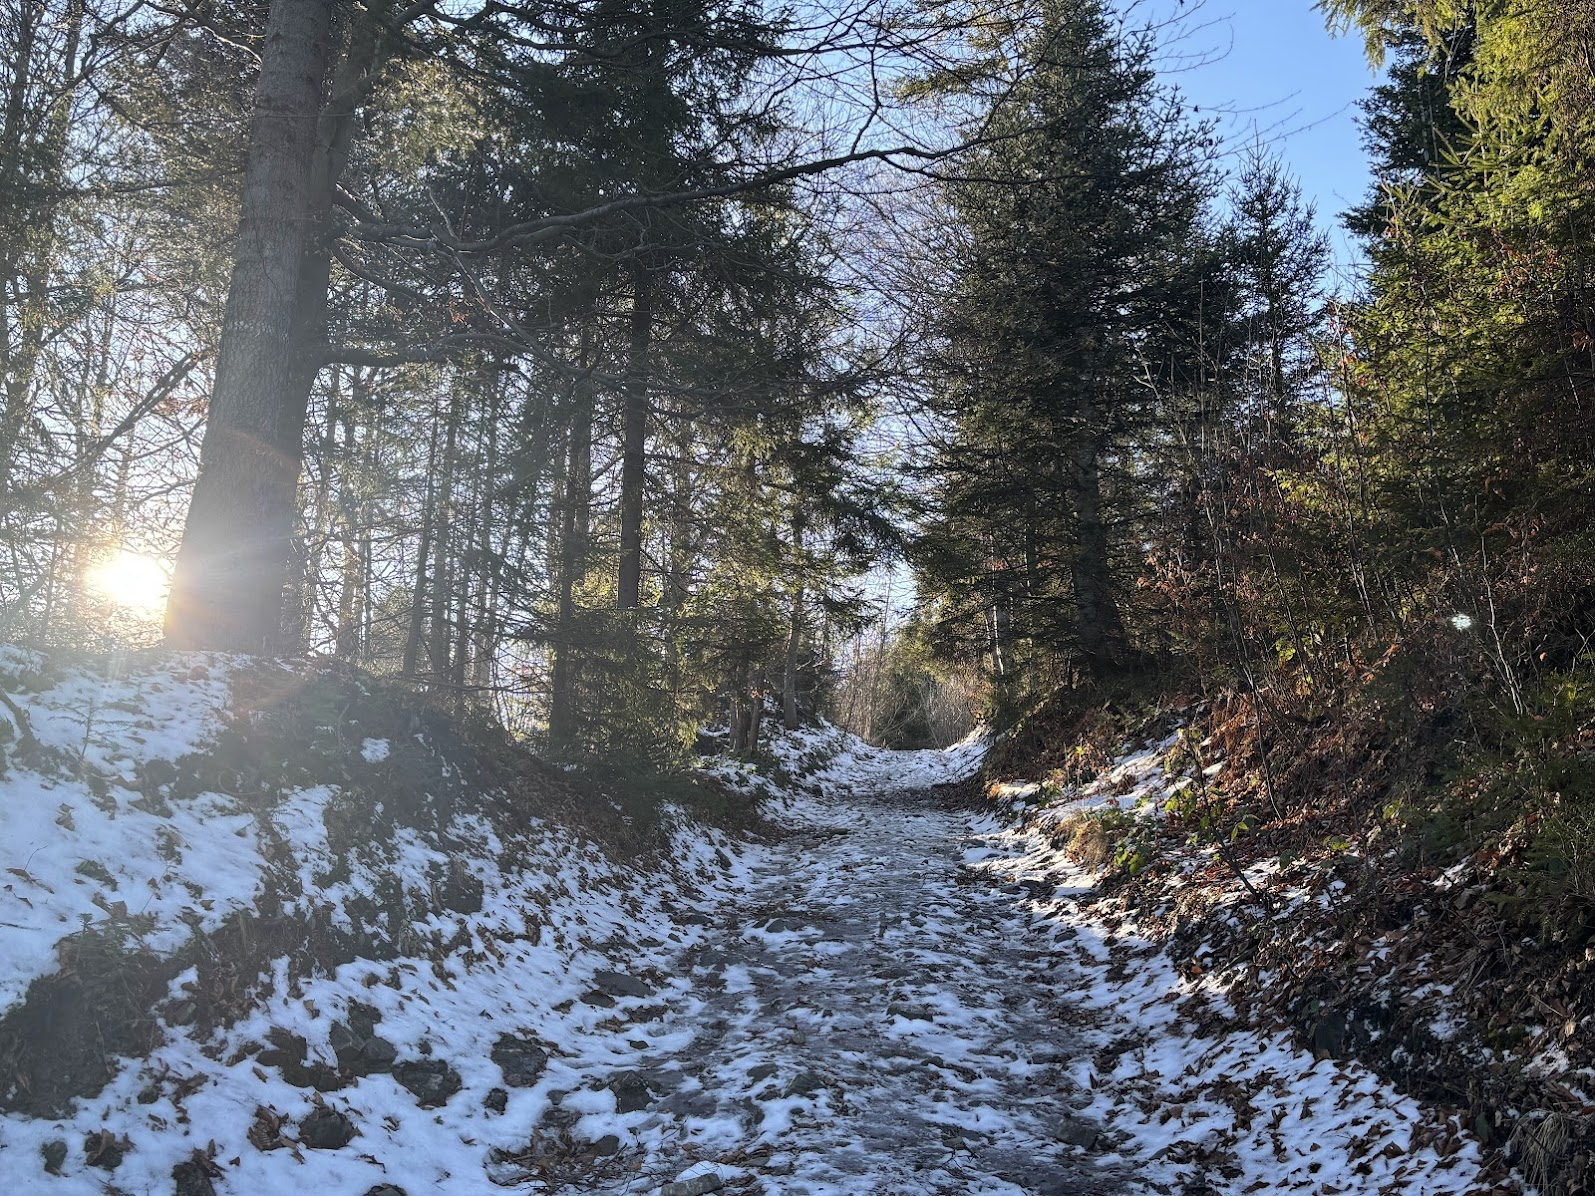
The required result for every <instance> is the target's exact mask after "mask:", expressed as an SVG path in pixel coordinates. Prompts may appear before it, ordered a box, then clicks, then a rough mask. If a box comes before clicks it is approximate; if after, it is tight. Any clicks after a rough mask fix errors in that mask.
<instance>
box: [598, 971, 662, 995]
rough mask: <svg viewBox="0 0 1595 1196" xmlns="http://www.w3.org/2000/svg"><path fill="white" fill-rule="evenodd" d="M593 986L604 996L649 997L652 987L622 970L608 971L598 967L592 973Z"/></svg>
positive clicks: (651, 993)
mask: <svg viewBox="0 0 1595 1196" xmlns="http://www.w3.org/2000/svg"><path fill="white" fill-rule="evenodd" d="M593 986H594V987H595V988H597V989H598V991H599V992H601V993H603V994H604V995H605V996H610V997H651V996H653V995H654V990H653V988H652V987H651V986H650V985H648V984H647V983H645V982H644V981H641V980H639V979H637V977H635V976H628V975H626V974H625V973H624V972H609V971H605V970H603V969H602V968H600V969H599V970H598V971H596V972H594V973H593Z"/></svg>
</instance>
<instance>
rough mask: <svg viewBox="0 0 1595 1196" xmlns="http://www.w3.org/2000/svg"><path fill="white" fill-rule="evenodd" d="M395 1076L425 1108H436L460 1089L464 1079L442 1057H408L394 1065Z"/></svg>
mask: <svg viewBox="0 0 1595 1196" xmlns="http://www.w3.org/2000/svg"><path fill="white" fill-rule="evenodd" d="M393 1078H394V1079H395V1080H398V1081H399V1083H400V1084H402V1085H403V1086H404V1087H406V1088H408V1089H409V1090H410V1092H411V1094H412V1095H413V1096H414V1097H415V1099H416V1103H417V1104H419V1105H420V1106H421V1107H422V1108H423V1109H435V1108H437V1107H438V1106H439V1105H441V1104H444V1103H446V1102H447V1101H448V1099H449V1097H451V1096H453V1095H454V1094H455V1093H456V1092H458V1091H459V1090H460V1085H461V1084H462V1082H463V1081H461V1079H460V1073H459V1072H457V1071H455V1070H454V1069H453V1068H452V1067H450V1066H449V1065H448V1063H447V1062H446V1061H444V1060H442V1059H406V1060H405V1061H404V1062H403V1063H395V1064H394V1065H393Z"/></svg>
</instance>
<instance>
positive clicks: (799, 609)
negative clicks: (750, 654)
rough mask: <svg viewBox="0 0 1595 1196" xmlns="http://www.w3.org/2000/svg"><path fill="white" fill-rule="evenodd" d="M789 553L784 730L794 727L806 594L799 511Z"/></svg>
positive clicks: (783, 694) (795, 726) (801, 516)
mask: <svg viewBox="0 0 1595 1196" xmlns="http://www.w3.org/2000/svg"><path fill="white" fill-rule="evenodd" d="M792 555H793V557H794V558H795V560H796V567H797V576H798V587H797V593H796V594H794V595H793V596H792V616H791V627H790V628H789V629H788V631H787V637H786V661H785V667H784V668H783V669H782V671H781V722H782V725H783V726H785V727H786V729H787V730H788V731H796V730H797V729H798V653H799V649H800V648H801V646H802V641H803V608H804V606H805V604H806V603H807V600H808V594H807V592H806V590H805V588H804V585H803V513H802V511H799V512H798V513H797V514H796V515H795V516H794V517H793V519H792Z"/></svg>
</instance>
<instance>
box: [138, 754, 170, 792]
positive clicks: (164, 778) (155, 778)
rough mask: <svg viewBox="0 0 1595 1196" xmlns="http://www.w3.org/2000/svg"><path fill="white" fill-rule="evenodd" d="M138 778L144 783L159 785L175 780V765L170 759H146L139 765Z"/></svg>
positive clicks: (168, 783) (152, 785)
mask: <svg viewBox="0 0 1595 1196" xmlns="http://www.w3.org/2000/svg"><path fill="white" fill-rule="evenodd" d="M138 772H139V779H140V780H141V781H143V782H144V784H145V785H147V786H151V787H159V786H161V785H170V784H171V783H172V782H173V781H175V780H177V765H175V764H173V763H172V762H171V761H170V760H146V761H144V763H143V764H141V765H139V769H138Z"/></svg>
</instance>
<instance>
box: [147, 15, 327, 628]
mask: <svg viewBox="0 0 1595 1196" xmlns="http://www.w3.org/2000/svg"><path fill="white" fill-rule="evenodd" d="M333 7H334V0H274V2H273V4H272V6H271V15H270V18H269V19H268V20H267V23H266V37H265V43H264V47H263V50H262V57H261V67H260V80H259V83H258V84H257V86H256V92H255V114H254V117H253V120H252V121H251V124H250V133H249V157H248V161H247V163H246V165H245V168H244V186H243V203H242V211H241V213H240V216H239V222H238V241H237V246H236V249H235V251H234V261H233V275H232V283H231V286H230V288H229V291H228V295H227V306H226V309H225V311H224V313H223V317H222V336H221V347H220V350H219V353H218V356H217V362H216V383H215V390H214V393H213V394H212V396H211V406H210V415H209V419H208V422H207V424H206V429H205V439H204V442H203V444H202V446H201V450H200V472H199V480H198V482H197V483H196V485H195V487H194V497H193V500H192V502H191V504H190V506H189V511H188V521H187V523H186V524H185V526H184V529H183V542H182V547H181V549H180V551H179V553H178V557H177V570H176V575H175V577H174V579H173V584H172V597H171V604H170V606H169V607H168V608H167V614H166V633H167V637H168V640H169V641H170V642H171V643H172V644H174V645H175V646H177V647H185V648H217V649H230V650H235V651H244V652H258V651H271V650H273V649H275V648H276V647H277V646H278V645H279V644H280V643H281V639H282V627H281V616H282V594H283V586H284V583H285V581H286V580H287V574H288V561H289V555H290V545H291V540H292V536H293V530H294V515H295V512H296V511H297V509H298V484H299V470H300V464H301V459H302V457H303V447H304V446H303V441H304V423H305V404H304V403H303V402H297V403H296V402H294V401H293V398H294V394H293V391H294V389H295V382H296V379H297V378H299V377H301V376H302V375H303V373H304V371H305V370H306V368H307V367H306V364H305V363H304V362H303V361H298V360H295V350H300V349H302V348H303V346H302V345H301V344H298V343H296V342H297V341H298V339H299V337H298V335H297V334H299V333H300V331H301V324H302V320H301V315H302V296H301V287H302V282H303V277H302V275H303V268H304V264H305V259H306V256H307V253H308V251H309V250H310V248H311V244H312V228H311V222H312V218H313V212H312V189H313V185H314V182H315V180H314V177H313V176H314V175H315V169H314V167H315V159H316V149H317V142H318V123H319V119H320V116H321V110H322V102H323V94H324V91H325V87H326V81H327V76H328V71H329V67H330V63H331V59H332V54H333V44H332V43H333V31H332V20H333Z"/></svg>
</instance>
